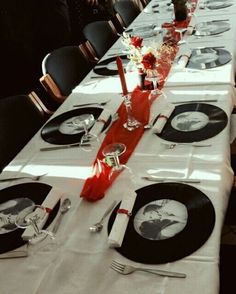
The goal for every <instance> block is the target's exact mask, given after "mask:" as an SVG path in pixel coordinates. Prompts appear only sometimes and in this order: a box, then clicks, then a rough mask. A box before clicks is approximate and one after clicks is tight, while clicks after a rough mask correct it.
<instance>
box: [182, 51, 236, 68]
mask: <svg viewBox="0 0 236 294" xmlns="http://www.w3.org/2000/svg"><path fill="white" fill-rule="evenodd" d="M231 59H232V56H231V54H230V52H229V51H227V50H225V49H222V48H216V47H215V48H214V47H212V48H195V49H193V50H192V54H191V56H190V58H189V61H188V64H187V67H188V68H194V69H210V68H215V67H218V66H222V65H225V64H226V63H228V62H230V61H231Z"/></svg>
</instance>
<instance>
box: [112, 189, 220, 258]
mask: <svg viewBox="0 0 236 294" xmlns="http://www.w3.org/2000/svg"><path fill="white" fill-rule="evenodd" d="M136 193H137V197H136V201H135V204H134V207H133V210H132V215H131V216H130V219H129V223H128V226H127V229H126V232H125V236H124V240H123V243H122V246H121V247H119V248H115V249H116V250H117V251H118V252H119V253H120V254H121V255H123V256H124V257H126V258H128V259H130V260H133V261H135V262H141V263H146V264H159V263H166V262H172V261H176V260H179V259H181V258H184V257H186V256H188V255H190V254H192V253H193V252H195V251H196V250H197V249H199V248H200V247H201V246H202V245H203V244H204V243H205V242H206V241H207V239H208V238H209V236H210V235H211V233H212V230H213V228H214V225H215V210H214V207H213V205H212V203H211V201H210V199H209V198H208V197H207V196H206V195H205V194H204V193H203V192H201V191H200V190H198V189H197V188H195V187H192V186H190V185H186V184H182V183H159V184H153V185H149V186H146V187H143V188H141V189H138V190H137V191H136ZM119 205H120V204H119ZM119 205H117V207H116V208H115V209H114V210H113V212H112V214H111V216H110V219H109V222H108V233H109V232H110V231H111V228H112V224H113V222H114V220H115V217H116V213H117V210H118V209H119Z"/></svg>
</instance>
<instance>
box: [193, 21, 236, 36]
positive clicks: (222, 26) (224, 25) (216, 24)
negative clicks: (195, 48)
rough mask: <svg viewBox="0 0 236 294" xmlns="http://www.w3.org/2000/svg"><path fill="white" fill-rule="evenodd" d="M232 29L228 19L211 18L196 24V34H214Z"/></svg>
mask: <svg viewBox="0 0 236 294" xmlns="http://www.w3.org/2000/svg"><path fill="white" fill-rule="evenodd" d="M229 30H230V24H229V23H228V22H226V21H219V20H211V21H207V22H200V23H198V24H196V26H195V29H194V35H196V36H213V35H218V34H221V33H224V32H226V31H229Z"/></svg>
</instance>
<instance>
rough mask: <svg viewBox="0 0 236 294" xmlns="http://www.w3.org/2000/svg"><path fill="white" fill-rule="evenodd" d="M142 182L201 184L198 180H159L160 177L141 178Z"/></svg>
mask: <svg viewBox="0 0 236 294" xmlns="http://www.w3.org/2000/svg"><path fill="white" fill-rule="evenodd" d="M141 178H142V179H143V180H147V181H151V182H160V183H161V182H166V181H173V182H179V183H192V184H199V183H201V181H200V180H191V179H177V178H172V179H170V178H161V177H153V176H146V177H141Z"/></svg>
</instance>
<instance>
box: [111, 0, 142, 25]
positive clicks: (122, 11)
mask: <svg viewBox="0 0 236 294" xmlns="http://www.w3.org/2000/svg"><path fill="white" fill-rule="evenodd" d="M113 9H114V12H115V15H116V18H117V19H118V21H119V22H120V24H121V25H122V26H123V27H128V26H129V25H130V24H131V23H132V22H133V20H134V19H135V18H136V17H137V16H138V15H139V14H140V12H141V10H140V8H139V7H138V6H137V4H136V3H134V2H133V1H118V2H116V3H115V4H114V5H113Z"/></svg>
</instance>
